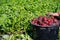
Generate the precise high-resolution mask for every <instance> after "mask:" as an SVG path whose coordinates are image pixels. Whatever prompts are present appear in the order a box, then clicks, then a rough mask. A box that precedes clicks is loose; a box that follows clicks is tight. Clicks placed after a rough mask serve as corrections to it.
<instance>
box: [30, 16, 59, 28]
mask: <svg viewBox="0 0 60 40" xmlns="http://www.w3.org/2000/svg"><path fill="white" fill-rule="evenodd" d="M31 24H33V25H36V26H38V25H39V26H41V27H49V26H51V25H59V22H58V20H57V19H56V18H54V17H46V16H40V17H38V18H34V19H32V21H31Z"/></svg>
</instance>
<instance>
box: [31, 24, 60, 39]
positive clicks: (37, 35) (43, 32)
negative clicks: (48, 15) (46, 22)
mask: <svg viewBox="0 0 60 40" xmlns="http://www.w3.org/2000/svg"><path fill="white" fill-rule="evenodd" d="M31 25H32V27H33V29H34V31H33V32H34V36H33V37H34V40H57V39H59V37H58V32H59V25H52V26H50V27H41V26H36V25H33V24H31Z"/></svg>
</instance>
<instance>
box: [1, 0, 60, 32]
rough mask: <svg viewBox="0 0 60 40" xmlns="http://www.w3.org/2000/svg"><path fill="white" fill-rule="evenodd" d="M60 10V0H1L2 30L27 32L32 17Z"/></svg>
mask: <svg viewBox="0 0 60 40" xmlns="http://www.w3.org/2000/svg"><path fill="white" fill-rule="evenodd" d="M59 11H60V0H58V1H57V0H0V32H1V33H2V31H3V32H13V33H14V32H17V33H18V32H20V31H21V29H23V31H25V32H26V29H27V30H31V29H29V28H30V27H31V26H30V23H29V21H30V20H31V19H32V18H35V17H38V16H40V15H43V16H44V15H45V14H46V13H47V12H59Z"/></svg>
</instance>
